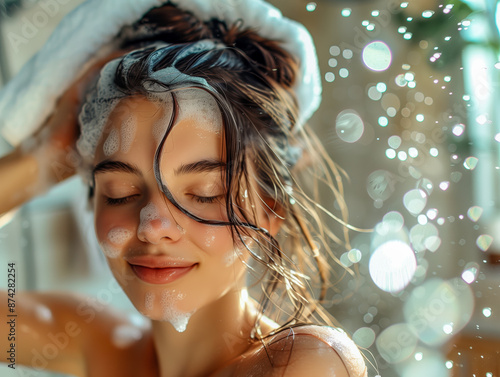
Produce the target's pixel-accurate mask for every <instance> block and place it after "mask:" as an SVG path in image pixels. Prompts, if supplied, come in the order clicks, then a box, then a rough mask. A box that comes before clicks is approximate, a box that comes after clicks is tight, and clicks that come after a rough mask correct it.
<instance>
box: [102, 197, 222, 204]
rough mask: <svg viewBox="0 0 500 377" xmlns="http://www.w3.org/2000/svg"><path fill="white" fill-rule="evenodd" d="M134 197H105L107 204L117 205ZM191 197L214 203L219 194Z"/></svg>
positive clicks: (197, 200)
mask: <svg viewBox="0 0 500 377" xmlns="http://www.w3.org/2000/svg"><path fill="white" fill-rule="evenodd" d="M134 197H135V195H131V196H125V197H123V198H109V197H106V204H107V205H109V206H119V205H123V204H127V203H129V202H130V201H131V200H133V198H134ZM191 197H192V198H193V199H194V200H196V202H198V203H203V204H212V203H215V201H216V200H217V199H218V198H220V197H221V195H219V196H198V195H191Z"/></svg>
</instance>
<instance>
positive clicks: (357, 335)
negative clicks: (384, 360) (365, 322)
mask: <svg viewBox="0 0 500 377" xmlns="http://www.w3.org/2000/svg"><path fill="white" fill-rule="evenodd" d="M352 340H354V342H355V343H356V344H357V345H358V346H359V347H363V348H368V347H370V346H371V345H372V344H373V342H374V341H375V331H373V330H372V329H371V328H369V327H361V328H359V329H357V330H356V331H355V332H354V334H352Z"/></svg>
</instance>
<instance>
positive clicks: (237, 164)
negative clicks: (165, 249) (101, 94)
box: [115, 5, 348, 338]
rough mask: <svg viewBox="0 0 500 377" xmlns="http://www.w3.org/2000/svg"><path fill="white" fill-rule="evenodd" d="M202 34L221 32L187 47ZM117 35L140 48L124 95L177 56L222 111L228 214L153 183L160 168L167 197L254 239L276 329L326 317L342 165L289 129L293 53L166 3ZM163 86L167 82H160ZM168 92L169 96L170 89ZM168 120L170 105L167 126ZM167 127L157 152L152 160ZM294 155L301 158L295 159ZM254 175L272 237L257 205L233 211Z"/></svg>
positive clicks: (121, 83)
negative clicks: (303, 178) (201, 46)
mask: <svg viewBox="0 0 500 377" xmlns="http://www.w3.org/2000/svg"><path fill="white" fill-rule="evenodd" d="M204 39H210V40H217V41H220V42H222V43H223V44H224V45H225V46H226V47H225V48H222V49H211V50H205V51H199V52H197V53H190V54H186V51H187V50H188V49H189V48H190V46H191V45H192V44H193V43H196V42H197V41H200V40H204ZM118 40H119V41H120V44H121V45H120V47H121V48H126V49H130V48H142V50H140V51H139V52H134V54H136V55H135V57H136V58H137V57H138V58H139V60H138V62H137V63H134V64H133V66H131V67H129V68H127V69H126V70H125V69H123V66H120V67H119V69H118V70H117V73H116V77H115V83H116V84H117V85H118V87H119V88H120V89H121V90H122V91H124V93H126V95H137V94H139V95H146V96H147V95H148V89H147V87H148V86H147V85H145V83H151V82H152V81H154V80H152V79H151V77H150V72H151V70H152V71H157V70H160V69H162V68H165V67H169V66H171V65H173V64H175V68H177V69H178V70H179V71H180V72H182V73H184V74H187V75H190V76H194V77H201V78H203V79H205V80H206V81H207V83H208V84H209V85H210V88H211V89H212V90H211V91H210V92H211V93H212V95H213V96H214V98H215V99H216V101H217V103H218V104H219V107H220V109H221V112H222V115H223V121H224V136H225V137H224V143H225V145H224V146H225V153H226V158H227V162H226V163H227V168H226V173H225V177H224V180H225V186H226V189H227V194H226V200H225V205H226V213H227V218H228V221H225V222H220V221H219V222H217V221H210V220H207V219H200V218H197V217H196V216H194V215H192V214H190V213H189V212H188V211H187V210H185V209H183V208H182V207H181V206H180V205H179V204H178V203H176V202H175V198H173V197H172V195H171V194H170V192H169V191H168V188H167V185H165V184H164V183H163V182H161V174H157V179H158V180H159V181H160V184H161V185H160V187H163V190H162V191H163V192H164V193H165V195H166V198H167V199H169V200H170V201H171V202H172V203H173V204H174V205H176V206H177V207H178V208H179V209H180V210H181V211H182V212H184V213H185V214H186V215H188V216H190V217H192V218H194V219H195V220H197V221H200V222H204V223H207V224H212V225H214V226H216V225H225V226H230V227H231V228H232V230H233V238H234V239H235V242H243V240H244V237H251V238H252V239H254V240H255V243H256V245H257V247H255V248H247V249H248V251H249V252H250V253H251V255H252V256H253V258H254V259H255V260H256V261H257V262H258V263H257V265H256V267H249V268H251V269H252V270H253V272H254V275H255V276H254V277H255V284H256V286H257V287H259V288H260V287H262V289H261V290H260V292H262V296H261V298H260V300H259V305H260V313H261V315H264V314H265V315H266V316H269V317H270V318H271V319H273V320H276V321H277V322H278V323H279V324H280V326H281V327H280V329H279V330H281V329H283V328H285V327H288V326H296V325H301V324H306V323H322V324H328V325H332V324H333V321H332V317H331V316H329V315H328V314H327V313H326V311H325V310H324V309H323V308H322V307H321V306H319V305H317V304H318V303H321V302H322V300H324V299H325V298H326V293H327V290H328V289H329V287H331V285H330V284H331V283H330V271H332V268H331V267H330V264H331V262H332V261H335V262H338V260H337V258H336V257H335V255H334V253H333V252H332V249H331V248H332V247H333V246H334V245H339V246H342V247H343V246H345V244H346V242H348V241H347V228H346V227H345V226H344V225H345V224H346V221H347V212H346V210H345V205H344V202H343V192H342V182H341V175H342V172H341V171H340V170H338V169H337V167H336V166H335V164H334V163H333V162H332V161H331V159H330V158H329V157H328V155H327V154H326V153H325V151H324V149H323V147H322V146H321V143H319V141H318V140H317V138H316V137H315V136H314V134H313V133H312V132H311V131H310V130H309V129H308V128H307V127H303V128H300V129H296V128H297V127H296V121H297V107H296V106H297V102H296V99H295V94H294V91H293V85H294V83H295V81H296V80H297V72H298V63H297V61H296V60H295V58H294V57H293V56H291V55H290V54H289V53H288V52H287V51H285V50H284V49H283V48H281V47H280V44H279V41H273V40H269V39H266V38H264V37H262V36H260V35H259V34H258V33H257V32H256V31H254V30H251V29H246V28H245V25H244V24H243V23H242V22H237V23H236V24H234V25H226V24H225V23H224V22H221V21H219V20H211V21H208V22H202V21H200V20H199V19H197V18H196V17H194V16H193V15H192V14H190V13H189V12H185V11H182V10H180V9H178V8H176V7H175V6H172V5H166V6H163V7H160V8H155V9H153V10H151V11H150V12H149V13H147V14H146V15H145V16H144V17H143V19H142V20H140V21H139V22H137V23H136V24H134V25H132V26H128V27H126V28H125V29H123V30H122V32H121V34H120V35H119V38H118ZM155 41H162V42H166V43H167V44H168V45H167V46H166V47H163V48H164V49H167V51H166V53H164V54H162V56H163V58H162V59H159V60H158V59H154V61H153V59H151V56H152V53H153V51H154V50H155V48H154V47H151V48H148V47H147V46H148V45H151V43H153V42H155ZM157 84H159V85H162V84H161V83H157ZM165 91H169V88H167V87H165ZM172 98H173V99H174V102H175V94H172ZM174 121H175V112H174V114H173V116H172V119H171V124H170V126H169V129H171V126H172V124H173V123H174ZM168 133H169V130H167V132H166V134H165V135H164V137H163V141H162V143H160V147H159V148H158V150H157V153H156V159H157V161H156V168H157V169H159V168H158V166H159V163H158V159H159V156H160V154H161V150H162V145H163V143H164V141H165V139H166V138H167V136H168ZM301 155H302V159H303V160H304V159H307V160H308V163H307V164H301V163H300V162H299V158H300V157H301ZM252 169H253V170H252ZM298 170H303V173H307V174H308V180H309V181H310V183H311V182H312V184H310V185H309V188H308V189H307V190H306V189H303V188H301V186H300V185H299V182H298V180H297V179H296V175H297V174H296V173H297V171H298ZM251 171H254V172H255V174H254V176H251V174H250V172H251ZM311 176H312V179H311ZM252 179H255V180H256V182H257V185H258V188H259V192H249V193H247V194H248V195H247V196H248V199H247V200H250V201H251V202H252V203H258V202H259V201H260V202H261V203H259V204H262V205H266V206H269V207H272V208H271V210H272V211H275V213H276V215H278V216H282V217H283V218H284V222H283V225H282V228H281V230H280V232H279V233H278V235H277V237H276V238H274V237H272V236H271V235H270V234H269V233H268V232H267V231H266V230H265V229H262V228H259V227H258V226H257V225H256V216H255V213H253V214H251V213H246V212H243V213H239V212H238V211H237V210H236V209H238V208H241V207H242V206H243V203H242V202H241V198H242V197H243V196H246V195H244V194H245V193H244V192H243V190H244V189H245V188H248V187H250V186H251V184H250V182H251V180H252ZM320 184H325V187H327V188H328V189H329V190H330V194H332V195H333V200H336V201H337V202H338V203H339V204H340V208H341V214H340V215H339V217H340V218H341V219H339V218H337V217H336V216H334V215H333V214H332V213H330V212H328V210H326V209H325V208H324V207H322V206H321V205H320V204H319V202H318V196H319V192H318V191H319V188H318V187H319V185H320ZM306 191H307V193H306ZM325 215H326V216H330V217H333V218H335V219H337V220H339V222H340V223H341V224H343V228H344V237H343V240H342V239H341V238H339V237H337V236H336V235H335V234H334V233H333V232H331V231H330V230H329V229H328V228H327V227H325V226H324V225H323V224H324V221H325V220H324V219H325ZM259 265H260V266H261V268H259ZM262 267H263V268H262ZM345 271H346V270H345V269H343V268H342V272H343V273H345ZM340 275H342V273H340ZM258 291H259V289H258ZM270 304H274V305H270ZM255 326H256V332H255V333H256V337H257V338H261V337H262V336H265V335H268V334H261V333H260V329H259V327H258V321H257V323H256V324H255Z"/></svg>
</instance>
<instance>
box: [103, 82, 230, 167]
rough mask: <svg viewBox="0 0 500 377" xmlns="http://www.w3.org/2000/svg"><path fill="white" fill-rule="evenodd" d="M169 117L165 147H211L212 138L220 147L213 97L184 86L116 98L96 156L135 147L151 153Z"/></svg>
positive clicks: (218, 114)
mask: <svg viewBox="0 0 500 377" xmlns="http://www.w3.org/2000/svg"><path fill="white" fill-rule="evenodd" d="M174 103H176V105H177V106H175V105H174ZM174 109H175V117H174ZM172 120H174V124H173V126H172V130H171V131H170V133H169V135H168V137H167V139H166V141H165V147H166V150H169V149H171V147H172V146H176V149H177V150H178V151H179V150H180V147H181V146H182V147H183V148H189V147H190V148H193V147H196V148H199V147H203V148H204V150H207V149H214V145H213V142H212V141H213V140H215V141H217V143H216V144H217V150H220V140H221V135H222V134H223V132H222V131H223V120H222V115H221V112H220V109H219V106H218V105H217V102H216V100H215V99H214V98H213V96H212V95H211V94H210V93H208V92H207V91H206V90H203V89H193V88H186V89H180V90H176V91H174V92H168V93H161V95H155V96H151V97H149V98H146V97H145V96H133V97H126V98H124V99H122V100H120V102H119V103H118V104H117V105H116V106H115V108H114V109H113V111H112V112H111V114H110V116H109V118H108V120H107V122H106V126H105V128H104V132H103V134H102V135H101V139H100V142H99V145H98V147H97V151H96V159H97V160H99V161H100V160H103V159H106V158H111V157H112V156H113V157H115V158H116V157H119V156H120V155H123V154H127V153H128V152H129V151H131V152H133V151H134V150H135V151H137V149H138V148H141V149H142V150H143V151H150V152H151V153H154V151H155V150H156V148H157V147H158V144H159V142H160V141H161V139H162V138H163V136H164V135H165V133H166V132H167V128H168V126H169V124H170V122H171V121H172ZM127 144H128V146H127ZM164 151H165V149H164ZM197 154H198V153H197Z"/></svg>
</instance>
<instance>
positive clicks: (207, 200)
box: [191, 194, 222, 204]
mask: <svg viewBox="0 0 500 377" xmlns="http://www.w3.org/2000/svg"><path fill="white" fill-rule="evenodd" d="M191 197H192V198H193V199H194V200H195V201H196V202H198V203H209V204H210V203H215V202H216V201H217V200H218V199H220V198H221V197H222V195H218V196H198V195H194V194H192V195H191Z"/></svg>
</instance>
